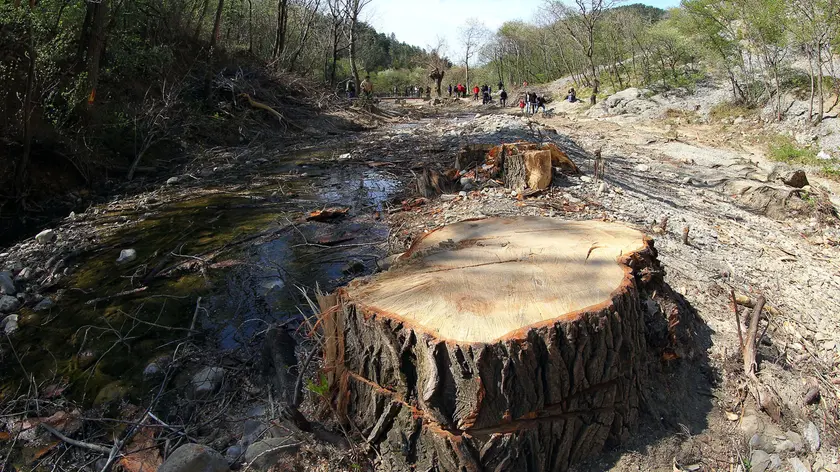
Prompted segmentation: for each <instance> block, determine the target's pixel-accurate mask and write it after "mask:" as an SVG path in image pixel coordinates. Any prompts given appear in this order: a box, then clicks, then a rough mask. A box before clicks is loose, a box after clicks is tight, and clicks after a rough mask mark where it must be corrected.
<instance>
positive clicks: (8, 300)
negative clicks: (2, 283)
mask: <svg viewBox="0 0 840 472" xmlns="http://www.w3.org/2000/svg"><path fill="white" fill-rule="evenodd" d="M18 308H20V300H18V299H17V298H15V297H13V296H11V295H0V313H11V312H13V311H17V310H18Z"/></svg>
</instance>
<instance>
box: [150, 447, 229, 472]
mask: <svg viewBox="0 0 840 472" xmlns="http://www.w3.org/2000/svg"><path fill="white" fill-rule="evenodd" d="M229 470H230V467H229V466H228V463H227V461H226V460H225V458H224V457H222V455H221V454H219V453H218V452H216V451H214V450H213V449H210V448H209V447H207V446H203V445H201V444H184V445H183V446H181V447H179V448H178V449H175V451H174V452H173V453H172V454H171V455H170V456H169V457H168V458H167V459H166V462H164V463H163V465H161V466H160V468H159V469H158V472H228V471H229Z"/></svg>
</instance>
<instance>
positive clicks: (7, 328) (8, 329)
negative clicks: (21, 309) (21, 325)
mask: <svg viewBox="0 0 840 472" xmlns="http://www.w3.org/2000/svg"><path fill="white" fill-rule="evenodd" d="M18 319H20V317H19V316H18V315H9V316H7V317H5V318H3V321H0V327H2V328H3V332H4V333H6V334H7V335H10V336H11V334H12V333H14V332H15V331H17V329H18Z"/></svg>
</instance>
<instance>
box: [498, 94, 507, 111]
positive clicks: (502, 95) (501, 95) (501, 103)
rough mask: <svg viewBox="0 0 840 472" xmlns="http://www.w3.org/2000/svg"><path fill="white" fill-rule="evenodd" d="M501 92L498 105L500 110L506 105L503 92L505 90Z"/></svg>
mask: <svg viewBox="0 0 840 472" xmlns="http://www.w3.org/2000/svg"><path fill="white" fill-rule="evenodd" d="M501 90H502V91H501V92H499V105H501V106H502V108H504V107H505V105H507V92H505V89H501Z"/></svg>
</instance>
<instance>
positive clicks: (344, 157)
mask: <svg viewBox="0 0 840 472" xmlns="http://www.w3.org/2000/svg"><path fill="white" fill-rule="evenodd" d="M351 157H353V156H352V155H351V154H350V153H349V152H347V153H344V154H342V155H340V156H338V159H339V160H345V159H350V158H351Z"/></svg>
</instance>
